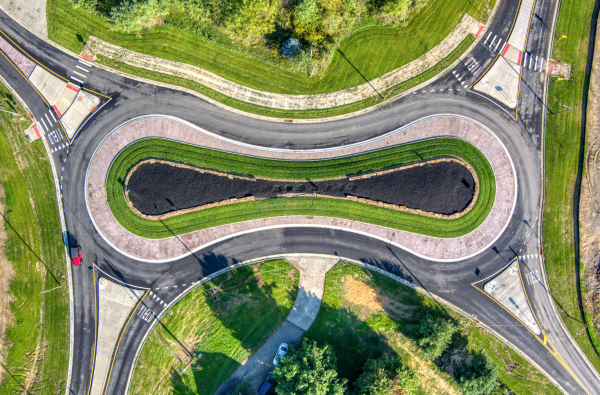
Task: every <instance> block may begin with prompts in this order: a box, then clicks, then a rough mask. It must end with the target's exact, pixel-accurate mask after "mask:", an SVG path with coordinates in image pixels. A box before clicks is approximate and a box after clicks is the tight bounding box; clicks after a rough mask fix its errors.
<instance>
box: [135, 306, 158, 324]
mask: <svg viewBox="0 0 600 395" xmlns="http://www.w3.org/2000/svg"><path fill="white" fill-rule="evenodd" d="M137 316H138V317H140V318H141V319H143V320H144V321H146V322H152V321H154V318H155V315H154V313H153V312H152V310H150V309H149V308H148V307H146V305H143V304H142V305H141V306H140V308H139V309H138V312H137Z"/></svg>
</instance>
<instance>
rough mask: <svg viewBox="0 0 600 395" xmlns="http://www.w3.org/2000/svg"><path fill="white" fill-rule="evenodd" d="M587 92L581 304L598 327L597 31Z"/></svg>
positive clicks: (599, 90)
mask: <svg viewBox="0 0 600 395" xmlns="http://www.w3.org/2000/svg"><path fill="white" fill-rule="evenodd" d="M596 45H597V46H596V48H597V50H596V51H595V52H594V59H593V67H592V74H591V77H590V89H589V96H588V108H587V121H586V122H587V124H586V140H587V141H586V143H587V152H586V157H585V161H586V162H585V175H584V177H583V179H582V182H581V201H580V210H581V212H580V213H579V221H580V231H581V233H580V254H581V262H582V263H583V265H584V272H583V273H582V278H583V282H584V284H585V285H582V287H585V289H584V292H583V294H584V301H583V302H584V305H585V309H586V311H587V314H589V315H590V317H591V320H590V324H592V325H594V326H595V327H596V329H597V330H600V50H598V48H600V35H598V36H597V38H596Z"/></svg>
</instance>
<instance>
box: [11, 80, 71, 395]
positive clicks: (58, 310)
mask: <svg viewBox="0 0 600 395" xmlns="http://www.w3.org/2000/svg"><path fill="white" fill-rule="evenodd" d="M0 95H1V96H2V97H3V98H6V97H9V98H10V99H9V102H8V103H9V104H8V107H11V108H12V111H16V112H18V113H19V116H17V117H13V116H11V115H9V114H7V113H2V114H1V115H0V187H1V189H3V190H4V195H5V198H4V199H2V205H3V206H4V207H5V209H3V210H2V213H3V214H4V216H5V217H6V221H8V223H10V225H9V224H8V223H7V222H6V221H5V220H3V219H2V218H1V217H0V224H1V226H2V227H3V230H4V231H5V232H6V234H7V237H8V241H7V245H6V246H5V250H4V251H2V252H0V254H5V256H6V258H8V260H9V261H10V263H11V264H12V266H13V268H14V270H15V276H14V278H13V280H12V281H11V283H10V293H11V294H12V296H13V301H12V303H11V306H10V307H11V312H12V314H13V315H14V321H13V322H12V323H11V324H10V325H9V326H8V328H7V331H6V334H5V336H3V343H2V350H3V351H2V354H3V356H4V357H5V362H4V364H5V365H6V366H7V367H8V369H9V371H10V373H11V374H12V375H14V378H11V377H10V376H8V375H6V374H5V372H3V373H2V374H3V377H4V379H3V381H2V384H1V386H0V393H3V394H14V393H20V392H21V391H22V387H21V385H24V383H25V380H26V377H27V375H31V376H30V377H31V380H30V382H31V383H32V384H31V385H30V386H29V388H28V390H29V392H30V393H35V394H55V393H63V392H64V391H65V381H66V377H67V367H68V359H69V303H68V301H69V298H68V283H67V278H66V275H65V270H66V268H65V255H64V247H63V242H62V234H61V227H60V221H59V214H58V208H57V204H56V196H55V194H54V182H53V179H52V172H51V169H50V166H49V164H48V161H47V156H46V151H45V150H44V146H43V144H42V142H41V141H39V140H38V141H36V142H35V143H33V144H29V142H28V141H27V139H26V138H25V136H24V134H23V133H22V131H23V130H24V129H25V128H26V127H27V126H28V125H29V123H28V121H19V118H20V117H23V118H27V119H28V116H27V115H26V112H25V111H24V110H23V108H21V107H20V105H17V104H16V103H15V102H14V99H13V98H12V95H10V94H9V92H8V90H7V89H6V88H5V87H4V86H2V85H0ZM6 106H7V104H5V107H6ZM11 226H12V228H11ZM13 228H14V230H13ZM15 231H16V232H18V234H17V233H16V232H15ZM20 237H21V238H22V239H21V238H20ZM29 248H31V250H33V251H34V252H35V254H36V255H37V256H39V257H40V258H41V259H42V260H43V261H44V262H45V263H46V265H48V267H49V268H50V270H51V271H52V273H53V274H54V275H55V276H56V277H57V278H58V280H59V281H60V283H61V285H62V288H60V289H58V290H56V291H55V292H50V293H45V294H41V293H40V292H41V291H43V290H45V289H50V288H54V287H56V286H57V283H56V281H55V280H54V279H53V278H52V276H51V275H50V274H48V272H47V271H46V269H45V268H44V266H43V265H42V263H41V262H40V261H39V259H38V258H37V257H36V255H34V254H33V253H32V252H31V251H30V250H29ZM2 275H3V276H6V275H8V274H7V272H3V273H2ZM7 313H8V312H4V311H3V314H7ZM42 313H43V318H41V317H42ZM5 345H9V346H10V347H9V349H8V351H6V348H5V347H4V346H5ZM38 346H39V352H38V353H37V355H36V352H35V351H36V347H38Z"/></svg>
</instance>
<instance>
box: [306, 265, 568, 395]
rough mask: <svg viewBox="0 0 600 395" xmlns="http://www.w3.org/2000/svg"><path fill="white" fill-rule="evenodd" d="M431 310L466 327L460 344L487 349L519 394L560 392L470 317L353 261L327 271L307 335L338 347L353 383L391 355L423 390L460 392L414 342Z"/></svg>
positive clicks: (343, 374) (340, 361) (341, 363)
mask: <svg viewBox="0 0 600 395" xmlns="http://www.w3.org/2000/svg"><path fill="white" fill-rule="evenodd" d="M426 314H430V315H432V316H434V317H439V318H451V319H452V320H454V321H455V322H456V323H457V324H458V325H459V327H460V328H461V330H460V332H459V334H458V336H455V342H457V341H459V342H461V344H462V345H465V346H467V348H469V349H471V350H485V351H486V352H487V354H488V356H489V357H490V359H492V360H493V361H494V363H496V365H497V366H498V368H499V372H500V380H501V381H502V382H503V383H505V384H506V385H507V386H508V387H509V388H510V389H511V390H512V391H514V392H515V393H517V394H520V395H525V394H532V395H533V394H540V395H550V394H556V395H558V394H560V391H559V390H558V389H557V388H556V387H554V385H552V383H550V381H549V380H548V379H546V378H545V377H544V376H543V375H542V374H541V373H539V372H537V371H536V369H535V368H534V367H533V366H532V365H531V364H529V363H528V362H527V361H526V360H525V359H523V358H522V357H520V356H519V355H518V354H516V353H515V352H513V351H512V350H510V349H508V348H506V347H504V346H503V343H501V342H500V341H498V340H497V339H496V338H494V337H493V336H491V335H490V334H489V333H488V332H487V331H485V330H483V329H482V328H476V327H473V326H471V327H469V328H467V329H466V330H465V329H463V327H464V326H465V325H466V323H467V319H466V318H464V317H462V316H460V315H458V314H457V313H455V312H454V311H452V310H450V309H448V308H447V307H445V306H443V305H440V304H439V303H437V302H435V301H434V300H433V299H431V298H429V297H426V296H424V295H422V294H420V293H418V292H416V291H415V290H413V289H411V288H409V287H406V286H402V285H400V284H398V283H397V282H396V281H394V280H392V279H390V278H389V277H386V276H384V275H382V274H380V273H377V272H371V271H369V270H367V269H364V268H362V267H360V266H356V265H352V264H348V265H347V266H344V265H341V264H340V265H338V266H336V267H335V268H334V269H332V270H331V271H330V272H329V273H328V274H327V279H326V283H325V295H324V298H323V304H322V306H321V310H320V311H319V314H318V316H317V318H316V320H315V322H314V323H313V325H312V326H311V328H310V329H309V330H308V331H307V332H306V334H305V336H307V337H308V338H310V339H314V340H316V341H317V342H319V343H323V342H327V343H329V344H331V345H332V346H333V348H334V350H335V353H336V356H337V360H338V371H339V373H340V376H341V377H345V378H347V379H348V380H349V382H353V381H354V380H355V379H356V378H357V377H358V375H359V374H360V373H361V371H362V366H363V364H364V362H365V361H366V360H367V359H368V358H370V357H373V358H377V357H379V356H381V355H383V354H388V355H389V354H391V355H398V356H399V357H400V358H401V359H403V361H404V362H405V363H406V364H407V365H408V366H409V367H410V368H411V369H412V370H413V371H414V372H415V373H416V374H417V376H418V377H419V382H420V385H421V387H422V388H423V390H424V391H423V393H424V394H425V393H426V394H444V395H447V394H456V393H459V392H458V391H457V390H456V387H455V383H454V380H453V379H452V378H451V377H450V376H449V375H448V374H446V373H445V372H442V371H441V370H440V369H439V368H438V367H437V366H436V365H435V364H434V363H433V362H428V361H425V360H423V359H422V358H421V357H420V355H419V352H418V351H417V349H416V348H415V347H414V346H413V345H412V344H411V342H410V341H409V334H410V332H411V329H412V327H414V326H416V325H419V322H420V320H422V319H424V317H425V316H426ZM510 362H513V364H512V365H510ZM519 375H521V377H520V376H519Z"/></svg>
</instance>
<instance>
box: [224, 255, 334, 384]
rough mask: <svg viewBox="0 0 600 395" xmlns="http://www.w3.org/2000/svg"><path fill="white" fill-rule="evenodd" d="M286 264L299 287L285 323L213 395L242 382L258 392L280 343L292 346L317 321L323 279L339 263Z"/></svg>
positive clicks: (306, 260)
mask: <svg viewBox="0 0 600 395" xmlns="http://www.w3.org/2000/svg"><path fill="white" fill-rule="evenodd" d="M286 260H287V261H288V262H289V263H291V264H292V265H293V266H294V267H295V268H296V269H298V270H299V271H300V287H299V289H298V296H297V297H296V302H295V303H294V306H293V307H292V311H290V314H289V315H288V317H287V319H286V320H285V321H284V322H283V324H281V326H280V327H279V328H278V329H277V331H276V332H275V333H274V334H273V335H271V337H269V339H268V340H267V341H266V342H265V344H264V345H263V346H262V347H261V348H260V349H259V350H258V351H257V352H256V353H255V354H254V355H252V357H250V358H249V359H248V360H247V361H246V362H244V363H242V365H241V366H240V367H239V368H238V369H237V370H236V371H235V372H234V373H233V374H232V375H231V377H230V378H229V380H227V381H226V382H224V383H223V384H222V385H221V387H220V388H219V389H218V390H217V392H216V394H215V395H229V394H231V393H232V391H233V390H234V389H235V388H236V387H237V386H238V385H240V383H241V382H242V381H247V382H248V383H249V384H250V389H251V391H252V392H255V391H257V390H258V387H259V386H260V384H261V383H262V380H264V378H265V377H266V375H267V373H268V372H269V371H270V370H272V369H273V358H274V357H275V352H276V351H277V348H278V347H279V345H280V344H281V343H287V344H289V345H295V344H298V343H299V342H300V339H302V335H303V334H304V332H305V331H307V330H308V328H310V326H311V325H312V323H313V321H314V320H315V318H316V317H317V313H318V312H319V309H320V307H321V302H322V300H323V293H324V291H325V276H326V275H327V272H329V271H330V270H331V269H332V268H333V267H334V266H335V265H336V264H337V263H338V262H339V261H340V259H339V258H338V257H335V256H333V257H332V256H328V255H294V256H286Z"/></svg>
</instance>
